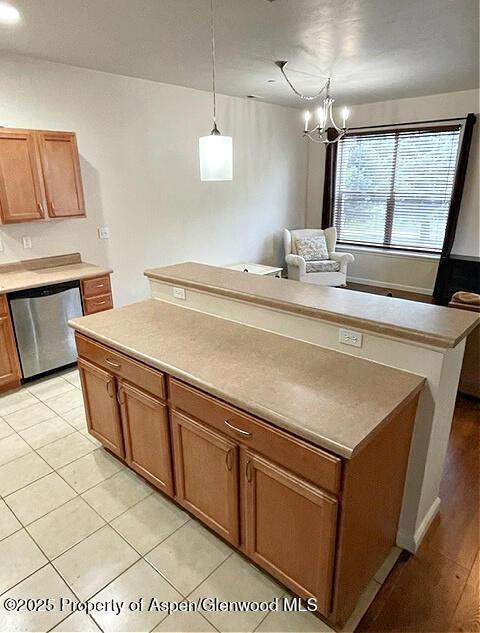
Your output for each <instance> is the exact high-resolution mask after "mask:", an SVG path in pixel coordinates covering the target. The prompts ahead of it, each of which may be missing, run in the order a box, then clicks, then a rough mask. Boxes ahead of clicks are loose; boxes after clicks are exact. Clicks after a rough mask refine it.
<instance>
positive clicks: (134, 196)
mask: <svg viewBox="0 0 480 633" xmlns="http://www.w3.org/2000/svg"><path fill="white" fill-rule="evenodd" d="M0 86H1V89H0V125H3V126H6V127H25V128H44V129H58V130H73V131H76V132H77V136H78V145H79V150H80V155H81V168H82V175H83V182H84V187H85V197H86V205H87V218H86V219H77V220H56V221H51V222H48V223H47V222H43V223H34V222H32V223H28V224H23V225H14V226H3V227H1V228H0V238H1V240H2V241H3V244H4V250H3V252H0V262H7V261H13V260H18V259H29V258H32V257H43V256H47V255H56V254H61V253H68V252H73V251H80V252H81V254H82V257H83V258H84V259H85V260H86V261H90V262H93V263H98V264H109V265H110V266H111V267H112V268H113V269H114V271H115V274H114V277H113V283H114V295H115V297H114V298H115V302H116V304H117V305H121V304H124V303H128V302H131V301H135V300H138V299H141V298H143V297H145V296H147V295H148V286H147V283H146V281H145V280H144V278H143V276H142V273H143V271H144V269H145V268H148V267H151V266H156V265H162V264H168V263H173V262H178V261H182V260H197V261H202V262H206V263H226V262H238V261H247V260H248V261H256V262H263V263H267V264H268V263H271V264H276V263H281V262H282V258H283V254H282V251H281V230H282V229H283V227H285V226H303V225H304V222H305V210H306V209H305V206H306V187H305V183H306V177H307V150H306V147H305V143H304V142H303V139H302V137H301V134H300V133H299V125H301V122H300V114H299V112H298V110H293V109H290V108H283V107H279V106H273V105H269V104H264V103H256V102H252V101H249V100H247V99H239V98H232V97H224V96H220V97H219V99H218V106H219V107H218V110H219V112H218V122H219V127H220V129H221V131H222V132H223V133H224V134H231V135H232V136H233V142H234V180H233V181H232V182H213V183H202V182H201V181H200V178H199V168H198V137H199V136H203V135H206V134H208V133H209V132H210V129H211V127H212V123H211V95H210V94H209V93H206V92H202V91H198V90H191V89H188V88H181V87H178V86H172V85H167V84H160V83H155V82H149V81H144V80H140V79H132V78H128V77H122V76H117V75H109V74H106V73H102V72H96V71H90V70H85V69H79V68H73V67H70V66H64V65H61V64H52V63H49V62H44V61H40V60H33V59H29V58H24V57H19V56H11V55H6V54H2V55H1V56H0ZM104 225H106V226H109V227H110V232H111V237H110V240H108V241H100V240H99V239H98V238H97V227H99V226H104ZM24 235H30V236H31V237H32V241H33V248H32V250H24V249H23V248H22V245H21V238H22V236H24Z"/></svg>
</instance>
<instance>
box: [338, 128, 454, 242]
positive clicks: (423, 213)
mask: <svg viewBox="0 0 480 633" xmlns="http://www.w3.org/2000/svg"><path fill="white" fill-rule="evenodd" d="M459 139H460V126H458V125H455V126H443V127H435V128H432V127H430V128H416V129H396V130H388V131H375V132H364V133H359V134H348V135H346V136H345V137H344V138H343V139H341V140H340V141H339V143H338V148H337V150H338V153H337V162H336V174H335V196H334V204H333V224H334V226H335V227H336V229H337V233H338V241H339V242H344V243H347V244H363V245H369V246H380V247H383V248H398V249H411V250H416V251H418V250H420V251H429V252H440V251H441V250H442V244H443V240H444V236H445V228H446V224H447V218H448V211H449V206H450V199H451V196H452V188H453V181H454V177H455V169H456V162H457V149H458V143H459Z"/></svg>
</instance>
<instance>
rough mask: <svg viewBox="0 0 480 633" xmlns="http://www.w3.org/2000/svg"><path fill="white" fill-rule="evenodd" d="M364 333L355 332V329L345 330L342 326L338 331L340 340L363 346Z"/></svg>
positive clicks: (347, 343) (345, 343)
mask: <svg viewBox="0 0 480 633" xmlns="http://www.w3.org/2000/svg"><path fill="white" fill-rule="evenodd" d="M362 339H363V334H360V332H354V331H353V330H344V329H343V328H340V329H339V331H338V341H339V342H340V343H343V344H344V345H353V347H362Z"/></svg>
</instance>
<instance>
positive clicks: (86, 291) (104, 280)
mask: <svg viewBox="0 0 480 633" xmlns="http://www.w3.org/2000/svg"><path fill="white" fill-rule="evenodd" d="M111 292H112V288H111V286H110V275H103V277H94V278H93V279H84V280H83V281H82V294H83V296H84V298H85V299H88V298H89V297H100V296H102V295H106V294H109V293H111Z"/></svg>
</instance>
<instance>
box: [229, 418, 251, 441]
mask: <svg viewBox="0 0 480 633" xmlns="http://www.w3.org/2000/svg"><path fill="white" fill-rule="evenodd" d="M223 423H224V424H225V426H228V428H229V429H232V431H236V432H237V433H240V435H243V436H244V437H250V436H251V435H252V434H251V433H250V432H249V431H244V430H243V429H239V428H238V427H237V426H233V424H230V422H229V421H228V420H224V421H223Z"/></svg>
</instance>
